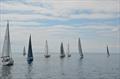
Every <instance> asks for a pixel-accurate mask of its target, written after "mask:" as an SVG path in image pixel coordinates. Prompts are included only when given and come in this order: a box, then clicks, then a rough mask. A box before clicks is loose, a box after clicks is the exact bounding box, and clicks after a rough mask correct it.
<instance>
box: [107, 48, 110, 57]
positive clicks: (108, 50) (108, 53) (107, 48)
mask: <svg viewBox="0 0 120 79" xmlns="http://www.w3.org/2000/svg"><path fill="white" fill-rule="evenodd" d="M107 55H108V56H110V53H109V49H108V46H107Z"/></svg>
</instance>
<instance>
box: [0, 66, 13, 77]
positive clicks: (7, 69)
mask: <svg viewBox="0 0 120 79" xmlns="http://www.w3.org/2000/svg"><path fill="white" fill-rule="evenodd" d="M0 79H12V74H11V66H2V74H1V77H0Z"/></svg>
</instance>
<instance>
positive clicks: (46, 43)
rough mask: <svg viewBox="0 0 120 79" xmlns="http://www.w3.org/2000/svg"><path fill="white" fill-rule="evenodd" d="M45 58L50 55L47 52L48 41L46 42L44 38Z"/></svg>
mask: <svg viewBox="0 0 120 79" xmlns="http://www.w3.org/2000/svg"><path fill="white" fill-rule="evenodd" d="M44 56H45V57H46V58H49V57H50V55H49V54H48V42H47V40H46V42H45V55H44Z"/></svg>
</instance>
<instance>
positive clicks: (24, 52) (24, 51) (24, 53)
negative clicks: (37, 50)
mask: <svg viewBox="0 0 120 79" xmlns="http://www.w3.org/2000/svg"><path fill="white" fill-rule="evenodd" d="M23 55H24V56H25V55H26V50H25V46H24V48H23Z"/></svg>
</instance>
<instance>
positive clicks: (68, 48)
mask: <svg viewBox="0 0 120 79" xmlns="http://www.w3.org/2000/svg"><path fill="white" fill-rule="evenodd" d="M67 56H68V57H71V54H70V46H69V43H68V47H67Z"/></svg>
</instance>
